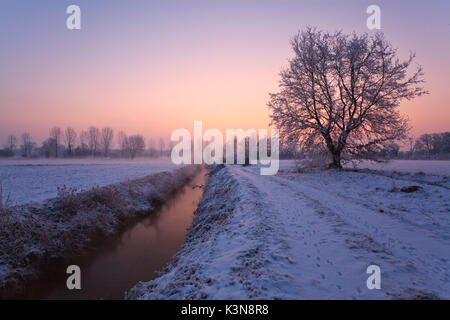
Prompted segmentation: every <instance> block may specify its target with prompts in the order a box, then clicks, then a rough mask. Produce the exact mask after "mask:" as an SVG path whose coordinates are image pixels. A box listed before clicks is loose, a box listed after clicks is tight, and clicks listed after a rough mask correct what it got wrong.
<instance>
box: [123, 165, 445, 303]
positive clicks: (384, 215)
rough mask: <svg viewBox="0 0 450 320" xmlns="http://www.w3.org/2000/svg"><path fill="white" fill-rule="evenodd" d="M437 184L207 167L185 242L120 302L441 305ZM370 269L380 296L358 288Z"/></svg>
mask: <svg viewBox="0 0 450 320" xmlns="http://www.w3.org/2000/svg"><path fill="white" fill-rule="evenodd" d="M423 169H426V168H421V169H420V170H419V171H422V172H423V171H424V170H423ZM396 170H398V168H396ZM436 172H438V171H434V173H436ZM439 172H442V171H439ZM444 173H445V170H444ZM448 180H449V178H448V177H445V176H429V175H424V174H422V173H407V174H406V173H405V174H397V173H388V172H373V171H367V170H363V171H360V172H354V171H333V170H311V169H306V170H297V168H296V167H295V163H294V162H292V161H291V162H289V161H287V162H283V163H282V166H281V171H280V172H279V174H278V175H276V176H261V175H259V168H258V167H253V166H248V167H243V166H225V167H224V168H223V169H220V168H216V169H215V173H214V174H213V175H212V176H211V178H210V183H209V184H208V186H207V187H206V189H205V193H204V197H203V200H202V202H201V204H200V206H199V209H198V214H197V216H196V218H195V220H194V224H193V227H192V229H191V231H190V235H189V237H188V240H187V242H186V244H185V245H184V246H183V248H182V249H181V250H180V252H179V253H178V254H177V255H176V256H175V257H174V259H173V261H172V262H171V263H170V264H169V265H168V267H167V268H166V270H164V272H163V274H162V275H161V277H159V278H157V279H155V280H153V281H150V282H147V283H142V282H141V283H139V284H137V285H136V286H135V287H134V288H133V289H132V290H130V292H128V298H130V299H154V298H157V299H191V298H193V299H248V298H251V299H256V298H262V299H275V298H281V299H392V298H404V299H427V298H432V299H435V298H441V299H449V298H450V191H449V181H448ZM411 185H415V186H418V187H419V189H418V190H417V191H415V192H410V193H407V192H402V191H401V189H402V188H403V187H408V186H411ZM370 265H377V266H379V267H380V268H381V289H380V290H377V289H374V290H369V289H368V288H367V285H366V281H367V278H368V277H369V275H368V274H367V273H366V271H367V267H368V266H370Z"/></svg>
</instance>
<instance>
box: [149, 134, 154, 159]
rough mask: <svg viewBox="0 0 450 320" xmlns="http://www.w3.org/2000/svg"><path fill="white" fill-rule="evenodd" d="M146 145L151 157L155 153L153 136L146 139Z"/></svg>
mask: <svg viewBox="0 0 450 320" xmlns="http://www.w3.org/2000/svg"><path fill="white" fill-rule="evenodd" d="M147 147H148V151H149V155H150V157H153V156H154V155H155V141H154V140H153V138H150V139H148V143H147Z"/></svg>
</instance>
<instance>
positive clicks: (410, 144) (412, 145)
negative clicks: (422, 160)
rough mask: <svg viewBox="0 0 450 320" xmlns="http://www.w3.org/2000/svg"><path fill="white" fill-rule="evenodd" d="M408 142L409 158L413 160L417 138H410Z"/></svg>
mask: <svg viewBox="0 0 450 320" xmlns="http://www.w3.org/2000/svg"><path fill="white" fill-rule="evenodd" d="M407 141H408V148H409V150H408V158H412V156H413V153H414V143H415V141H416V138H414V136H409V137H408V138H407Z"/></svg>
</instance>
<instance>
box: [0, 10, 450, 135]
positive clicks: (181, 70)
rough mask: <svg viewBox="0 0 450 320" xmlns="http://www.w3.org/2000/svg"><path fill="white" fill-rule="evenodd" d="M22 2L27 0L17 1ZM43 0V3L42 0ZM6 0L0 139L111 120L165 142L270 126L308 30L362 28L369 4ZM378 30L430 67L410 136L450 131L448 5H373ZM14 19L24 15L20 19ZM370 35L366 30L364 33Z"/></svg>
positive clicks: (411, 110) (411, 112)
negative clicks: (191, 134)
mask: <svg viewBox="0 0 450 320" xmlns="http://www.w3.org/2000/svg"><path fill="white" fill-rule="evenodd" d="M22 2H23V3H22ZM42 3H46V4H45V5H42ZM42 3H40V5H37V4H36V5H35V4H25V1H11V2H8V1H6V3H5V5H3V4H2V11H1V13H0V38H2V39H3V41H2V45H1V46H2V48H1V49H2V50H0V59H1V60H0V61H1V63H2V77H1V79H0V142H1V141H3V140H5V139H6V135H7V134H8V133H14V134H17V135H19V134H20V133H21V132H23V131H29V132H30V133H31V134H32V135H33V137H34V139H35V140H38V141H42V139H44V138H46V137H47V136H48V131H49V128H50V127H52V126H60V127H62V128H64V127H66V126H69V125H70V126H73V127H74V128H75V129H77V130H81V129H85V128H87V127H88V126H90V125H95V126H98V127H103V126H112V127H113V128H114V129H116V130H125V131H126V132H128V133H130V134H132V133H142V134H144V136H145V137H147V138H150V137H153V138H154V139H159V137H164V138H165V139H167V138H168V137H169V135H170V133H171V132H172V131H173V130H174V129H177V128H187V129H192V126H193V121H194V120H202V121H203V125H204V129H207V128H218V129H222V130H224V129H225V128H243V129H246V128H255V129H258V128H266V127H267V126H268V123H269V116H268V115H269V114H268V109H267V107H266V103H267V101H268V93H269V92H274V91H276V90H277V82H278V78H279V77H278V73H279V71H280V70H281V68H282V67H284V66H286V61H287V58H289V57H290V56H291V52H290V46H289V39H290V38H291V37H292V36H293V35H294V34H295V33H296V32H297V31H298V30H300V29H302V28H304V27H305V26H307V25H310V26H317V27H319V28H322V29H326V30H337V29H342V30H343V31H344V32H352V31H357V32H369V30H367V28H366V18H367V14H366V13H365V9H366V8H367V6H368V5H369V4H372V3H370V2H366V1H344V2H339V4H338V3H337V2H333V1H315V2H312V1H303V2H302V1H258V2H257V1H243V2H242V1H240V2H239V1H223V2H213V3H211V2H206V1H205V2H204V1H190V2H188V1H181V2H177V3H176V4H175V3H173V2H169V3H167V2H157V1H154V2H148V1H133V4H132V5H130V4H129V2H125V1H118V2H114V3H115V4H114V5H108V4H107V2H106V1H96V2H95V4H94V3H92V2H88V1H78V3H79V5H80V7H81V9H82V30H79V31H69V30H67V29H66V28H65V19H66V16H67V15H66V14H65V8H66V7H67V5H68V4H71V3H69V2H67V1H60V2H45V1H43V2H42ZM378 3H379V5H380V7H381V10H382V11H381V12H382V31H383V32H385V34H386V36H387V38H388V39H389V40H390V41H391V42H392V43H393V44H394V46H396V47H398V48H399V53H400V56H401V57H402V58H405V57H406V56H407V54H408V52H409V51H410V50H414V51H416V53H417V62H419V63H420V64H421V65H422V66H423V67H424V70H425V79H426V80H427V84H426V88H427V89H428V90H429V91H430V93H431V94H430V95H428V96H425V97H419V98H417V99H416V100H414V101H413V102H407V103H406V102H405V103H404V104H402V106H401V110H402V112H403V113H404V114H406V115H407V116H408V117H409V118H410V120H411V125H412V126H413V134H414V135H416V136H418V135H420V134H422V133H425V132H441V131H449V130H450V126H449V123H450V92H449V91H450V90H449V89H448V84H449V74H450V59H449V52H450V41H449V39H450V26H449V23H450V21H449V19H448V12H450V5H449V4H448V2H445V1H441V2H439V1H436V2H433V3H432V4H431V3H426V2H414V1H395V4H394V3H392V2H387V1H378ZM19 17H20V19H19ZM370 32H371V31H370Z"/></svg>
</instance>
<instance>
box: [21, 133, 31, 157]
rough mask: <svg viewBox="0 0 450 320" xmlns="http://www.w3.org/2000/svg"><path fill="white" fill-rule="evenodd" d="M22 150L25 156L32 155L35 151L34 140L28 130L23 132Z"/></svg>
mask: <svg viewBox="0 0 450 320" xmlns="http://www.w3.org/2000/svg"><path fill="white" fill-rule="evenodd" d="M21 139H22V150H23V155H24V156H25V157H30V156H31V152H32V151H33V146H34V142H32V141H31V135H30V134H29V133H28V132H24V133H22V136H21Z"/></svg>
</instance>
